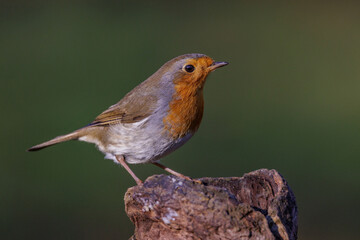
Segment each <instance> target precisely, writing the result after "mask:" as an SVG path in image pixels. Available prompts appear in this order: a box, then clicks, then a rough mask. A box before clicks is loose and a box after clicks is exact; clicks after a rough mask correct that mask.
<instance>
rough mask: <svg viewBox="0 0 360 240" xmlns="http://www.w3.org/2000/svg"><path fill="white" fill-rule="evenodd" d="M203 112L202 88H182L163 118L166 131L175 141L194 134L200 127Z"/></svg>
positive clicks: (176, 93) (179, 88) (175, 95)
mask: <svg viewBox="0 0 360 240" xmlns="http://www.w3.org/2000/svg"><path fill="white" fill-rule="evenodd" d="M203 112H204V100H203V94H202V88H200V89H191V88H186V87H182V86H180V87H178V88H177V89H176V92H175V93H174V97H173V99H172V101H171V102H170V103H169V112H168V114H167V115H166V116H165V117H164V118H163V123H164V130H165V131H167V132H168V134H170V135H171V136H172V137H173V138H174V139H178V138H182V137H184V136H186V135H187V134H189V133H192V134H194V133H195V132H196V131H197V129H198V128H199V126H200V123H201V119H202V116H203Z"/></svg>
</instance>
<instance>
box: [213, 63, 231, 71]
mask: <svg viewBox="0 0 360 240" xmlns="http://www.w3.org/2000/svg"><path fill="white" fill-rule="evenodd" d="M228 64H229V63H227V62H213V64H211V65H210V66H209V67H208V69H209V71H210V72H212V71H214V70H215V69H217V68H219V67H223V66H226V65H228Z"/></svg>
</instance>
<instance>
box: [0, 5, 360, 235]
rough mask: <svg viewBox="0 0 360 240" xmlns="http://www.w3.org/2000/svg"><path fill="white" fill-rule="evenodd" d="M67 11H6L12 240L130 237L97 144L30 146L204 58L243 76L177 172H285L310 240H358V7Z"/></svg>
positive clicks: (175, 163)
mask: <svg viewBox="0 0 360 240" xmlns="http://www.w3.org/2000/svg"><path fill="white" fill-rule="evenodd" d="M59 2H60V1H59ZM59 2H57V1H10V0H9V1H1V5H0V80H1V88H0V98H1V102H0V106H1V118H0V123H1V126H2V127H1V136H0V149H1V151H0V154H1V155H0V158H1V161H0V186H1V193H0V216H1V222H0V238H1V239H127V238H128V237H129V236H130V235H131V234H132V232H133V226H132V223H131V222H130V220H129V219H128V218H127V216H126V214H125V212H124V205H123V196H124V193H125V191H126V189H127V188H128V187H131V186H133V185H134V181H133V180H132V179H131V177H130V176H129V174H127V173H126V172H125V170H124V169H122V168H121V167H119V166H117V165H115V164H114V163H113V162H112V161H109V160H104V159H103V154H102V153H100V152H98V151H97V150H96V149H95V147H94V146H93V145H90V144H85V143H80V142H71V143H64V144H61V145H58V146H56V147H52V148H49V149H46V150H43V151H41V152H36V153H28V152H25V149H27V148H28V147H30V146H32V145H34V144H37V143H40V142H42V141H45V140H49V139H50V138H52V137H54V136H57V135H60V134H64V133H67V132H70V131H72V130H74V129H77V128H79V127H82V126H84V125H86V124H87V123H89V122H91V121H92V120H93V119H94V118H95V117H96V115H98V114H99V113H100V112H102V111H103V110H105V109H106V108H107V107H108V106H110V105H111V104H114V103H116V102H117V101H118V100H120V99H121V98H122V97H123V96H124V95H125V94H126V93H127V92H128V91H130V90H131V89H132V88H133V87H134V86H136V85H137V84H138V83H140V82H141V81H143V80H145V79H146V78H147V77H148V76H150V75H151V74H152V73H153V72H155V71H156V70H157V69H158V68H159V67H160V66H161V65H162V64H163V63H165V62H166V61H167V60H169V59H171V58H173V57H175V56H177V55H181V54H184V53H191V52H200V53H205V54H207V55H209V56H211V57H213V58H214V59H215V60H217V61H228V62H230V65H229V66H227V67H226V68H222V69H219V70H218V71H216V72H215V73H213V74H211V76H210V77H209V78H208V81H207V84H206V87H205V102H206V104H205V105H206V106H205V115H204V118H203V123H202V126H201V127H200V130H199V132H198V133H197V134H196V135H195V137H194V138H193V139H192V140H191V141H190V142H189V143H187V144H186V145H185V146H184V147H182V148H181V149H179V150H178V151H176V152H175V153H173V154H171V155H170V156H168V157H166V158H165V159H164V161H163V163H165V164H166V165H168V166H169V167H171V168H173V169H175V170H177V171H179V172H182V173H184V174H186V175H189V176H192V177H204V176H211V177H217V176H242V175H243V174H244V173H246V172H249V171H253V170H256V169H259V168H269V169H273V168H274V169H277V170H278V171H279V172H280V173H281V174H282V175H283V176H284V177H285V178H286V179H287V181H288V182H289V184H290V186H291V187H292V189H293V191H294V193H295V195H296V197H297V203H298V210H299V239H310V240H313V239H356V238H358V236H359V234H360V228H359V226H360V221H359V217H358V215H359V213H360V207H359V202H360V175H359V170H360V161H359V158H360V151H359V143H360V108H359V107H360V106H359V105H360V94H359V92H360V81H359V79H360V68H359V63H360V47H359V45H360V14H359V12H360V11H359V10H360V5H359V4H357V3H356V1H354V2H351V1H337V2H330V1H324V2H320V1H306V2H296V3H295V2H294V1H281V2H279V1H277V2H275V1H274V2H269V1H263V2H262V1H256V2H250V1H233V2H231V1H197V2H195V1H129V2H120V1H91V2H76V3H74V2H72V3H70V2H68V1H64V2H62V3H59ZM132 168H133V170H134V171H135V172H136V173H137V174H138V176H139V177H141V178H142V179H146V177H148V176H150V175H153V174H158V173H163V172H162V171H161V170H160V169H157V168H156V167H154V166H150V165H140V166H138V165H136V166H134V165H133V166H132Z"/></svg>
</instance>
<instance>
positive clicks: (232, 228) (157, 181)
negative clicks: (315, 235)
mask: <svg viewBox="0 0 360 240" xmlns="http://www.w3.org/2000/svg"><path fill="white" fill-rule="evenodd" d="M198 180H200V181H201V182H202V183H201V184H200V183H196V182H192V181H187V180H184V179H179V178H177V177H175V176H167V175H156V176H152V177H149V178H148V179H147V180H146V181H145V182H144V185H142V186H135V187H132V188H129V189H128V191H127V192H126V194H125V206H126V213H127V215H128V216H129V217H130V219H131V221H132V222H133V223H134V225H135V234H134V235H133V236H132V238H131V239H137V240H144V239H171V240H176V239H244V240H245V239H257V240H260V239H264V240H265V239H266V240H271V239H282V240H287V239H291V240H293V239H297V207H296V202H295V196H294V194H293V192H292V191H291V189H290V188H289V186H288V184H287V183H286V181H285V179H284V178H283V177H282V176H281V175H280V174H279V173H278V172H277V171H276V170H267V169H260V170H257V171H254V172H250V173H248V174H245V175H244V176H243V177H231V178H201V179H198Z"/></svg>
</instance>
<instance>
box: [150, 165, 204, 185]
mask: <svg viewBox="0 0 360 240" xmlns="http://www.w3.org/2000/svg"><path fill="white" fill-rule="evenodd" d="M152 164H154V165H155V166H158V167H159V168H162V169H164V170H165V171H167V172H169V173H171V174H172V175H175V176H177V177H179V178H183V179H186V180H189V181H194V182H198V183H201V181H199V180H194V179H192V178H190V177H188V176H185V175H183V174H181V173H178V172H175V171H174V170H172V169H170V168H168V167H166V166H164V165H162V164H161V163H158V162H153V163H152Z"/></svg>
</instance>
